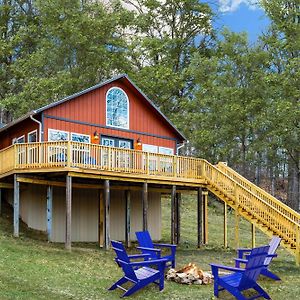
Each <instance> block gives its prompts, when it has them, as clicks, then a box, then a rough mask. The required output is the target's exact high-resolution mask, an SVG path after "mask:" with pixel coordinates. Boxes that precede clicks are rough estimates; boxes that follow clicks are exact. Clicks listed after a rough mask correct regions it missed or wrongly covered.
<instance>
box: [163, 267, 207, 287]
mask: <svg viewBox="0 0 300 300" xmlns="http://www.w3.org/2000/svg"><path fill="white" fill-rule="evenodd" d="M166 279H167V280H172V281H175V282H178V283H183V284H199V285H200V284H205V285H206V284H210V283H212V281H213V276H212V274H211V273H210V272H204V271H203V270H201V269H200V268H198V267H197V266H196V265H195V264H192V263H189V264H188V265H186V266H184V267H183V268H181V269H180V270H178V271H176V270H175V269H170V270H169V271H168V272H167V274H166Z"/></svg>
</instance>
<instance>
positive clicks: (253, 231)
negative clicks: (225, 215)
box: [251, 224, 255, 248]
mask: <svg viewBox="0 0 300 300" xmlns="http://www.w3.org/2000/svg"><path fill="white" fill-rule="evenodd" d="M251 236H252V248H255V224H251Z"/></svg>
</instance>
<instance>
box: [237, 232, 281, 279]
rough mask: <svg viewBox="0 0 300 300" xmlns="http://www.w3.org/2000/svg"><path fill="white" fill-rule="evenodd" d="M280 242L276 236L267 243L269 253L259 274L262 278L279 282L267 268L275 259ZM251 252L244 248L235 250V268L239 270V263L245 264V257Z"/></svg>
mask: <svg viewBox="0 0 300 300" xmlns="http://www.w3.org/2000/svg"><path fill="white" fill-rule="evenodd" d="M280 242H281V238H280V237H278V236H273V238H272V239H271V241H270V243H269V246H270V248H269V251H268V256H267V257H266V259H265V262H264V265H265V267H264V268H263V269H262V270H261V274H262V275H264V276H267V277H269V278H272V279H274V280H281V279H280V278H279V277H278V276H277V275H276V274H274V273H272V272H271V271H270V270H269V269H268V268H269V265H270V263H271V261H272V260H273V258H274V257H277V254H276V251H277V249H278V247H279V244H280ZM250 252H251V249H246V248H240V249H238V250H237V253H238V259H235V266H236V267H237V268H240V265H241V263H245V259H247V255H249V253H250Z"/></svg>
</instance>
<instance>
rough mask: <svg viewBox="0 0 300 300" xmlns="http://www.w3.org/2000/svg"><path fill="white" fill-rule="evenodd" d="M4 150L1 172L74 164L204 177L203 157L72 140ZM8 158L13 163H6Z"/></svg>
mask: <svg viewBox="0 0 300 300" xmlns="http://www.w3.org/2000/svg"><path fill="white" fill-rule="evenodd" d="M0 153H1V154H0V159H2V161H3V164H4V165H5V166H4V167H3V166H2V167H0V173H3V172H6V171H9V170H12V169H13V168H15V169H38V168H49V169H51V168H59V167H72V168H83V169H91V170H102V171H111V172H122V173H127V174H144V175H154V176H163V177H176V178H182V179H184V178H185V179H200V178H202V174H201V170H202V164H203V160H201V159H196V158H192V157H182V156H175V155H164V154H156V153H148V152H143V151H136V150H131V149H123V148H114V147H106V146H101V145H95V144H85V143H78V142H71V141H67V142H42V143H28V144H15V145H14V146H12V147H10V148H7V149H5V150H2V151H1V152H0ZM7 157H9V160H8V162H9V163H6V158H7Z"/></svg>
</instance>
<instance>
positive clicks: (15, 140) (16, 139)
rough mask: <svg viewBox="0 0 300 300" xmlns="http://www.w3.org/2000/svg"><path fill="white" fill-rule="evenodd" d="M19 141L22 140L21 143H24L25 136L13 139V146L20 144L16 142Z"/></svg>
mask: <svg viewBox="0 0 300 300" xmlns="http://www.w3.org/2000/svg"><path fill="white" fill-rule="evenodd" d="M20 139H24V142H23V143H25V134H23V135H21V136H19V137H17V138H15V139H13V141H14V144H20V143H18V140H20Z"/></svg>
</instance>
